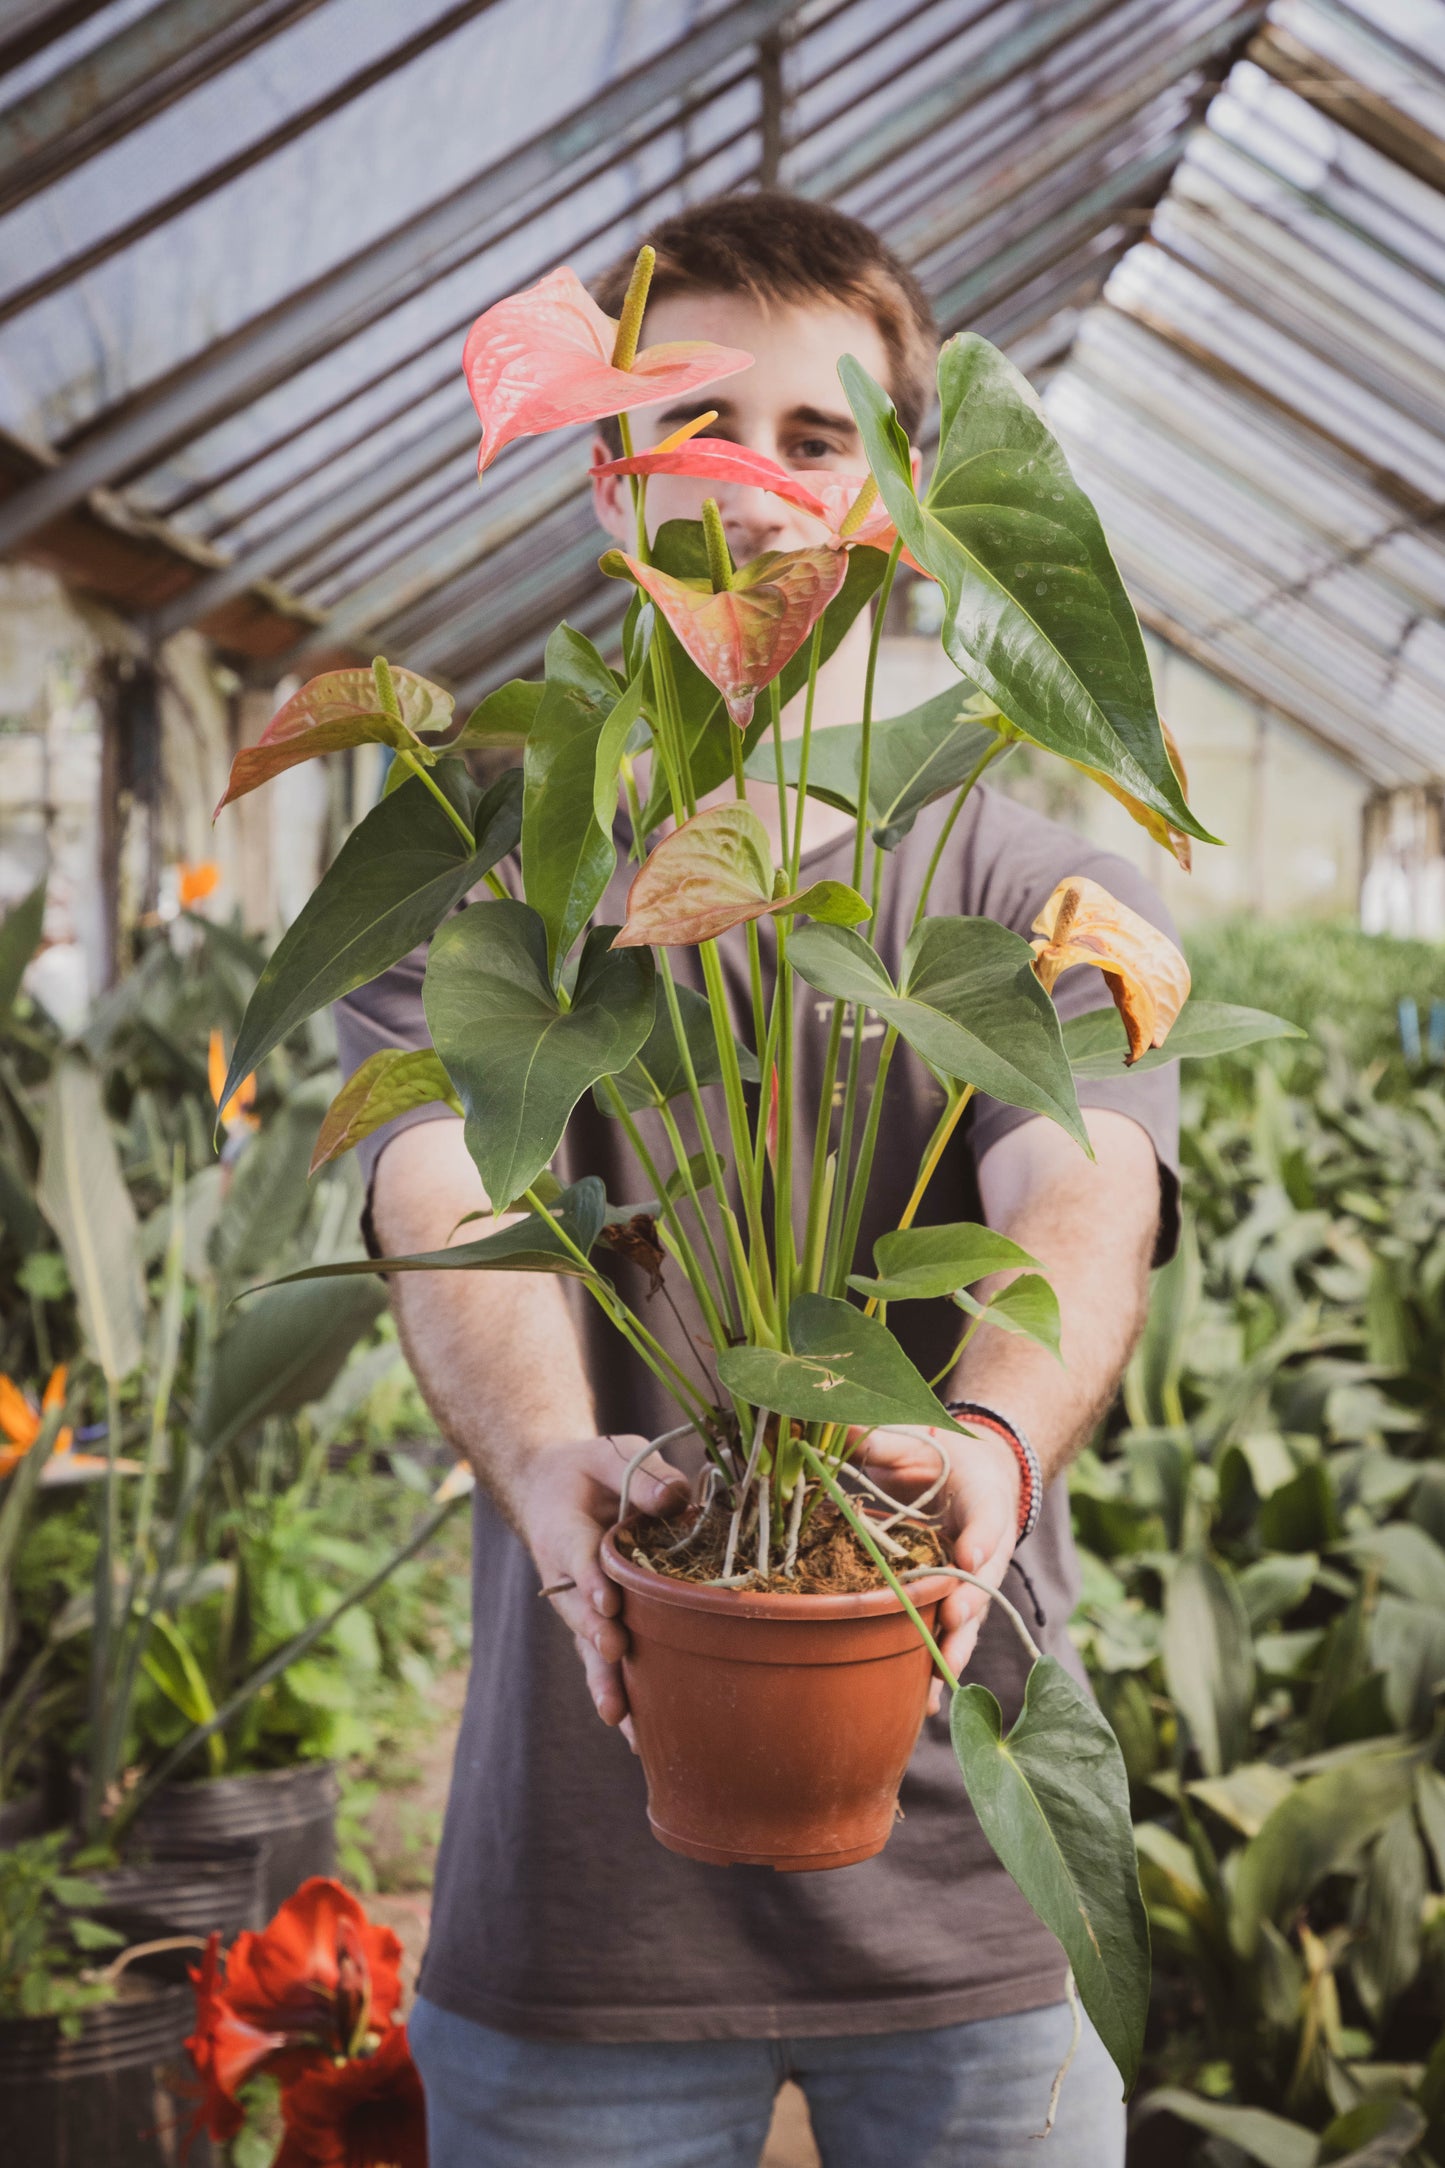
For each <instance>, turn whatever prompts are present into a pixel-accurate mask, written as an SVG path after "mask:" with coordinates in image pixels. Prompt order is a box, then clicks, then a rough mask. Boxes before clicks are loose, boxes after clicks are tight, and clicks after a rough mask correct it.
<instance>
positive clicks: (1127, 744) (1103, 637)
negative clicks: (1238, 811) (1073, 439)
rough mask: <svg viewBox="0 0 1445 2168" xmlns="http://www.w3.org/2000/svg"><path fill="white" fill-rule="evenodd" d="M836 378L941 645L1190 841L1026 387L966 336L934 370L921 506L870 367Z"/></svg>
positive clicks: (1039, 729) (1136, 637) (1001, 698)
mask: <svg viewBox="0 0 1445 2168" xmlns="http://www.w3.org/2000/svg"><path fill="white" fill-rule="evenodd" d="M838 373H839V375H840V377H841V378H842V381H843V387H844V390H845V391H846V393H847V395H848V401H849V404H850V406H851V407H852V409H853V413H854V416H855V418H856V420H857V423H858V427H859V430H860V431H861V433H862V437H863V443H864V446H865V449H866V451H867V454H868V464H869V466H870V467H871V468H872V470H873V473H874V475H875V476H876V478H877V482H878V487H879V490H880V492H881V494H882V497H883V501H884V503H885V504H886V505H887V507H888V510H889V512H890V514H891V515H892V517H893V520H894V523H895V525H896V526H897V528H898V532H899V534H900V535H901V536H902V538H903V540H904V542H905V543H906V545H907V546H908V548H909V549H910V550H911V551H912V553H913V555H914V556H915V557H916V558H917V560H918V562H919V564H920V565H922V567H923V568H924V570H925V571H926V572H930V573H931V574H932V575H933V577H934V578H935V579H936V580H937V581H938V583H939V585H940V586H941V587H942V589H943V595H944V622H943V644H944V646H945V648H946V649H947V651H948V654H949V656H950V657H951V659H952V660H953V661H954V662H955V663H956V664H957V666H958V668H959V669H960V670H963V671H965V672H966V673H967V674H968V675H969V676H970V677H971V678H973V679H974V680H975V681H976V683H977V684H978V685H979V687H980V688H981V689H982V690H983V691H984V692H985V693H987V695H988V697H989V698H990V699H991V700H992V701H994V702H995V703H996V704H997V706H998V708H999V709H1000V711H1001V712H1002V713H1003V714H1004V715H1006V716H1007V717H1008V718H1009V720H1010V721H1011V722H1012V723H1014V724H1015V725H1016V726H1017V727H1018V729H1020V730H1021V731H1023V732H1024V734H1025V735H1026V736H1027V737H1030V738H1032V739H1033V740H1034V742H1035V743H1036V744H1038V745H1042V746H1044V747H1046V748H1047V749H1048V750H1049V751H1051V752H1055V753H1060V754H1062V756H1063V757H1064V759H1065V760H1069V761H1072V762H1074V763H1075V764H1076V765H1077V766H1080V767H1085V768H1092V769H1097V770H1099V771H1100V772H1101V773H1102V774H1104V775H1107V776H1110V777H1111V778H1112V779H1113V780H1114V781H1115V782H1117V783H1120V784H1122V785H1123V786H1124V788H1125V789H1126V790H1127V791H1128V792H1129V793H1130V794H1131V795H1132V796H1134V797H1137V798H1138V799H1140V800H1141V802H1142V803H1143V804H1145V805H1147V806H1151V807H1153V808H1154V809H1155V810H1156V811H1157V812H1159V813H1162V814H1166V815H1167V816H1168V818H1169V820H1170V822H1171V823H1172V824H1173V825H1174V826H1176V827H1178V828H1180V829H1183V830H1184V831H1185V832H1186V833H1187V834H1189V835H1192V836H1198V837H1199V838H1201V839H1202V840H1203V841H1204V842H1206V843H1212V842H1214V841H1216V840H1217V839H1216V838H1215V837H1213V836H1211V835H1210V833H1209V831H1208V830H1207V829H1206V828H1204V827H1203V826H1201V824H1200V823H1199V822H1198V821H1197V820H1196V819H1195V817H1194V815H1193V814H1192V813H1191V812H1190V810H1189V807H1188V805H1187V804H1186V802H1185V798H1184V793H1183V790H1182V789H1181V788H1180V784H1179V779H1178V777H1177V776H1176V774H1175V773H1174V769H1173V767H1172V766H1171V764H1170V760H1169V754H1168V750H1167V748H1166V746H1165V743H1164V734H1163V732H1162V730H1161V729H1160V727H1159V717H1158V714H1157V712H1156V710H1155V706H1154V692H1153V686H1152V684H1151V682H1150V677H1149V663H1148V658H1147V657H1146V655H1145V652H1144V642H1143V639H1142V638H1141V636H1140V632H1139V624H1138V620H1137V618H1136V617H1135V615H1134V610H1133V606H1132V605H1131V603H1130V601H1129V598H1128V596H1127V595H1126V594H1125V592H1124V586H1123V582H1122V581H1121V580H1120V578H1119V574H1118V571H1117V569H1116V567H1115V565H1114V561H1113V559H1112V557H1111V556H1110V555H1109V548H1108V544H1107V543H1106V542H1105V540H1104V533H1103V529H1102V528H1101V527H1100V525H1099V520H1098V515H1097V514H1096V512H1095V511H1094V508H1093V506H1092V504H1090V502H1089V500H1088V498H1087V497H1086V496H1085V495H1084V493H1083V491H1082V490H1081V489H1080V488H1079V486H1078V484H1077V482H1076V481H1075V480H1074V478H1073V475H1072V474H1071V473H1070V472H1069V466H1068V461H1067V460H1066V459H1065V458H1064V455H1063V453H1062V451H1061V450H1060V449H1059V446H1058V444H1057V442H1056V441H1055V439H1054V437H1053V436H1052V435H1051V434H1050V431H1049V428H1048V425H1047V423H1046V422H1045V421H1044V419H1043V415H1042V412H1041V410H1040V408H1039V403H1038V398H1037V395H1036V394H1035V392H1034V391H1033V389H1032V388H1031V386H1030V385H1029V383H1028V382H1027V380H1026V379H1025V378H1024V377H1022V376H1021V375H1020V374H1019V372H1018V370H1017V369H1015V368H1014V366H1013V364H1012V363H1011V362H1009V361H1007V360H1005V358H1004V356H1003V355H1002V354H1000V353H999V352H998V350H997V348H995V347H992V346H990V345H989V343H988V341H987V340H986V339H982V338H980V337H979V336H978V335H977V333H975V332H963V333H960V334H959V335H958V336H957V337H956V338H952V339H950V340H949V341H948V343H947V345H946V346H945V347H944V348H943V351H942V353H941V354H940V355H939V359H938V390H939V401H940V406H941V410H942V411H941V417H940V430H939V445H938V458H937V462H936V464H935V466H934V471H933V476H932V479H931V481H930V482H929V485H928V489H927V492H926V494H925V496H924V498H923V501H922V503H920V502H919V500H918V498H917V497H916V495H915V494H914V489H913V476H912V470H911V465H910V462H909V459H908V457H907V455H906V447H905V445H904V444H903V442H902V441H901V439H902V432H901V431H900V430H899V429H898V426H897V416H896V415H895V413H894V411H893V407H892V404H891V402H890V401H889V399H888V397H887V395H886V393H884V392H883V391H882V390H881V389H880V387H879V386H878V385H877V384H875V383H874V381H873V379H872V378H871V377H870V376H869V375H868V373H867V371H866V370H865V369H863V368H861V367H860V366H859V364H858V363H857V362H856V361H854V360H853V358H852V356H851V355H848V356H845V357H844V359H843V361H842V362H841V363H840V364H839V371H838Z"/></svg>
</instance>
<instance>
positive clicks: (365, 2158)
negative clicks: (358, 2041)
mask: <svg viewBox="0 0 1445 2168" xmlns="http://www.w3.org/2000/svg"><path fill="white" fill-rule="evenodd" d="M281 2114H282V2119H283V2121H284V2124H285V2136H284V2137H283V2139H282V2141H281V2150H280V2152H279V2153H278V2154H277V2155H276V2160H275V2163H274V2168H426V2102H425V2099H424V2097H423V2094H422V2088H421V2079H420V2077H419V2076H418V2075H417V2068H416V2065H415V2063H414V2062H413V2061H412V2059H411V2051H410V2049H409V2048H408V2046H407V2041H406V2027H405V2026H404V2025H397V2026H394V2027H393V2028H392V2030H391V2031H390V2032H388V2033H384V2034H383V2035H382V2039H381V2044H380V2046H379V2047H378V2048H377V2050H376V2052H375V2054H373V2055H361V2056H357V2057H355V2058H353V2060H351V2061H350V2062H344V2063H327V2064H325V2065H323V2066H322V2067H320V2068H318V2069H315V2070H308V2071H307V2072H306V2073H305V2074H304V2075H303V2076H302V2077H299V2078H297V2079H296V2081H295V2082H294V2084H291V2085H288V2086H287V2087H286V2088H285V2089H284V2091H283V2092H282V2095H281Z"/></svg>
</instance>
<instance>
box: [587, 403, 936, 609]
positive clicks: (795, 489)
mask: <svg viewBox="0 0 1445 2168" xmlns="http://www.w3.org/2000/svg"><path fill="white" fill-rule="evenodd" d="M592 472H593V474H594V475H608V474H641V475H647V474H682V475H687V476H689V477H691V478H692V479H693V480H695V481H699V482H736V483H740V484H741V485H742V486H743V487H744V488H746V489H766V490H769V491H771V493H772V495H773V496H775V497H781V498H783V499H784V501H785V502H786V503H788V504H792V505H796V506H797V508H798V510H799V511H800V512H806V513H807V514H808V517H809V518H810V519H816V520H818V521H819V522H821V524H822V526H823V527H824V528H825V529H826V530H827V536H828V540H829V542H830V543H831V544H832V546H833V547H834V548H835V549H839V548H844V547H849V546H851V545H853V544H854V543H857V544H860V545H861V546H862V547H863V548H865V549H875V550H891V549H892V547H893V545H894V543H895V542H896V541H897V539H898V530H897V528H896V527H895V526H894V524H893V522H892V520H891V519H890V518H889V516H888V507H887V506H886V505H885V504H884V502H883V500H882V498H881V497H879V496H878V494H877V492H876V490H874V491H872V492H871V493H870V497H869V501H868V502H867V504H865V505H864V507H863V513H862V517H861V518H860V519H858V521H857V523H856V525H854V526H853V527H851V528H850V529H849V531H848V533H847V534H844V533H843V531H842V529H843V526H844V523H845V522H846V521H847V519H848V517H849V514H850V513H852V511H853V509H854V507H855V506H856V505H857V503H858V500H859V498H860V497H861V496H862V494H863V492H864V491H865V490H867V489H868V488H869V485H870V483H871V481H872V476H871V475H867V474H836V473H834V472H832V470H831V469H827V468H817V469H813V468H810V469H809V471H808V475H807V478H806V480H805V479H804V477H803V476H802V475H801V474H792V473H790V472H789V470H788V469H787V468H786V467H780V466H779V465H778V462H777V461H776V460H775V459H769V458H768V457H767V456H766V455H765V454H764V453H762V452H750V451H749V450H748V448H747V446H746V445H743V444H730V443H729V442H728V440H727V438H726V437H690V438H689V439H688V440H687V441H686V442H685V443H681V444H668V445H667V446H665V447H664V446H662V445H658V446H657V447H656V448H655V449H654V450H652V451H650V452H638V453H636V454H635V455H634V456H633V457H632V458H631V459H608V460H604V461H602V462H601V463H600V464H599V465H598V466H595V467H594V468H593V470H592ZM903 561H904V563H905V564H909V565H913V569H914V570H915V571H919V570H921V569H922V568H921V567H920V566H918V565H916V564H915V563H914V560H913V558H912V557H910V556H909V554H908V552H907V551H906V550H905V551H904V552H903ZM925 577H931V575H929V574H925Z"/></svg>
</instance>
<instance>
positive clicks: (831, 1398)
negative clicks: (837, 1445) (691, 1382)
mask: <svg viewBox="0 0 1445 2168" xmlns="http://www.w3.org/2000/svg"><path fill="white" fill-rule="evenodd" d="M788 1338H789V1340H790V1342H791V1343H792V1353H791V1354H783V1353H781V1352H780V1351H779V1350H778V1349H776V1348H766V1347H734V1348H728V1349H727V1350H726V1351H725V1352H724V1353H723V1354H721V1355H719V1357H718V1360H717V1374H718V1380H719V1382H720V1383H721V1384H722V1385H723V1386H725V1387H726V1389H727V1390H728V1391H729V1392H730V1393H737V1394H738V1395H739V1396H740V1397H741V1398H742V1399H744V1400H747V1401H751V1403H752V1405H753V1406H754V1407H759V1408H775V1409H777V1411H778V1413H779V1414H781V1415H796V1416H800V1417H801V1418H802V1419H803V1420H804V1421H806V1422H825V1423H867V1424H870V1425H871V1424H876V1423H932V1424H933V1425H934V1427H935V1428H936V1429H939V1430H957V1429H958V1427H959V1426H958V1424H957V1423H955V1422H954V1420H953V1418H952V1416H951V1415H949V1414H948V1412H947V1410H946V1409H945V1408H944V1406H943V1403H942V1402H941V1401H940V1400H939V1399H938V1398H937V1396H936V1395H935V1394H934V1393H933V1392H932V1391H931V1389H930V1387H929V1385H928V1383H927V1381H926V1380H925V1379H924V1378H923V1376H922V1375H921V1374H920V1373H919V1371H917V1370H915V1368H914V1367H913V1364H912V1363H911V1362H910V1361H909V1360H908V1357H907V1356H906V1355H905V1354H904V1352H903V1350H902V1348H901V1347H900V1346H899V1345H898V1342H897V1341H896V1340H895V1339H894V1337H893V1335H892V1333H891V1332H890V1331H889V1330H888V1327H887V1326H886V1325H881V1324H880V1323H879V1321H878V1319H877V1318H876V1317H865V1316H864V1315H863V1312H862V1311H861V1310H860V1309H858V1308H857V1307H856V1306H855V1305H854V1304H853V1303H851V1302H840V1301H838V1300H837V1299H836V1298H835V1297H833V1296H831V1295H800V1296H799V1297H798V1299H797V1301H796V1302H795V1303H794V1304H793V1306H792V1308H791V1309H790V1310H789V1312H788Z"/></svg>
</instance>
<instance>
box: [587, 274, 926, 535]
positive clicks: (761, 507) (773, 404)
mask: <svg viewBox="0 0 1445 2168" xmlns="http://www.w3.org/2000/svg"><path fill="white" fill-rule="evenodd" d="M643 338H644V341H645V343H646V344H647V345H649V346H656V345H661V344H664V343H666V342H667V341H670V340H673V339H711V340H714V341H716V343H717V344H718V345H720V346H737V347H742V348H743V350H744V351H745V352H746V353H749V354H751V355H753V357H754V360H753V366H752V367H751V369H744V370H743V371H742V373H741V374H740V375H738V376H730V377H726V378H724V380H723V381H722V382H721V383H720V384H718V385H716V386H715V387H713V388H712V389H706V388H705V389H703V390H702V391H700V392H696V393H693V394H692V395H691V396H690V397H689V398H688V399H687V400H685V401H684V402H683V403H682V404H681V405H676V404H674V405H669V406H656V407H643V408H641V409H639V410H638V411H637V412H635V413H634V414H633V416H632V444H633V449H634V451H638V452H645V451H646V450H648V448H649V447H650V446H651V445H654V444H658V443H660V442H661V440H662V439H663V438H664V437H667V436H670V435H671V434H672V432H673V431H674V430H675V429H678V428H680V427H681V426H682V424H683V423H684V422H689V421H691V420H692V419H693V417H694V416H695V415H697V414H703V413H706V411H707V409H708V408H709V407H714V406H715V407H716V408H717V416H718V418H717V420H716V421H715V422H710V423H709V424H708V426H707V428H706V429H705V430H704V431H703V432H702V434H703V435H705V436H709V437H725V438H727V439H728V441H729V442H731V443H734V444H742V445H745V446H746V447H747V449H748V450H749V451H752V452H762V453H764V454H765V455H766V456H767V457H768V458H769V459H775V460H777V462H778V464H779V465H780V466H783V467H788V468H790V469H792V470H793V471H794V472H796V473H800V474H804V473H807V472H808V471H809V470H810V469H816V468H825V469H826V468H832V469H834V470H835V471H838V472H841V473H844V474H857V475H862V474H865V473H866V472H867V461H866V460H865V458H864V456H863V447H862V444H861V442H860V441H859V437H858V430H857V427H856V425H855V423H854V421H853V417H852V415H851V414H850V413H849V411H848V402H847V400H846V399H845V398H844V396H843V387H842V385H841V384H840V383H839V382H838V363H839V361H840V360H841V358H842V357H843V355H844V354H852V355H854V356H855V357H856V358H857V359H858V360H859V361H861V362H862V364H863V366H864V368H865V369H866V370H867V371H868V373H869V375H870V376H872V377H875V378H876V379H877V381H878V382H879V383H880V384H883V385H885V386H886V385H887V384H888V381H889V375H890V370H889V362H888V352H887V349H886V347H885V346H884V344H883V339H882V335H881V333H880V332H879V330H878V327H877V325H876V324H875V323H874V322H873V319H872V318H871V317H869V316H863V315H860V314H859V313H858V312H857V311H856V310H854V309H849V308H841V307H834V306H832V305H831V304H828V303H818V304H813V303H808V304H801V303H792V304H789V305H787V306H783V305H782V304H776V303H775V304H774V305H773V306H772V307H769V308H765V307H763V305H762V304H761V303H759V302H757V301H754V300H752V299H751V298H750V297H749V296H747V295H744V294H670V295H667V296H665V297H664V298H663V299H662V300H660V301H657V302H655V303H654V304H653V305H652V307H651V308H649V309H648V311H647V320H646V324H645V327H644V331H643ZM599 441H600V440H599ZM599 456H600V457H601V458H604V459H606V458H610V457H611V456H612V455H611V453H610V451H608V449H607V448H606V446H603V447H602V449H601V451H600V453H599ZM593 492H594V501H595V504H596V508H597V517H598V519H599V520H600V521H601V523H602V525H603V527H604V528H605V529H606V530H607V532H608V534H609V535H611V536H612V538H613V540H614V541H616V542H619V543H621V545H622V546H623V548H624V549H630V548H631V547H632V545H633V541H634V538H635V532H636V530H635V528H634V526H633V518H632V500H631V488H630V484H629V482H628V480H627V478H626V477H625V476H619V475H613V476H610V477H608V478H606V479H605V480H603V481H600V482H595V483H594V484H593ZM706 497H715V498H716V499H717V506H718V510H719V511H720V512H721V514H722V520H723V527H724V530H725V531H726V534H727V539H728V548H729V549H730V550H731V552H732V556H733V562H734V563H735V564H746V563H747V561H748V559H749V558H751V557H756V556H758V555H759V553H760V552H761V551H763V550H790V549H807V548H810V547H816V546H817V544H818V542H819V541H820V540H821V539H822V537H821V535H820V533H819V529H818V525H817V522H816V521H814V520H810V519H809V518H808V517H807V515H806V514H805V513H803V512H800V511H798V510H796V509H795V508H794V507H793V506H792V505H789V504H785V503H784V502H783V500H782V498H780V497H774V496H772V495H770V494H769V492H768V491H767V490H764V489H744V488H741V487H739V486H738V485H737V484H735V483H728V482H700V481H692V480H690V479H688V478H687V477H686V476H683V475H675V474H657V475H653V476H652V477H651V479H650V480H649V482H648V485H647V524H648V529H649V531H650V532H651V533H653V534H655V533H656V531H657V529H658V528H659V527H660V526H661V525H662V523H663V521H664V520H669V519H701V517H702V506H703V499H704V498H706Z"/></svg>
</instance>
